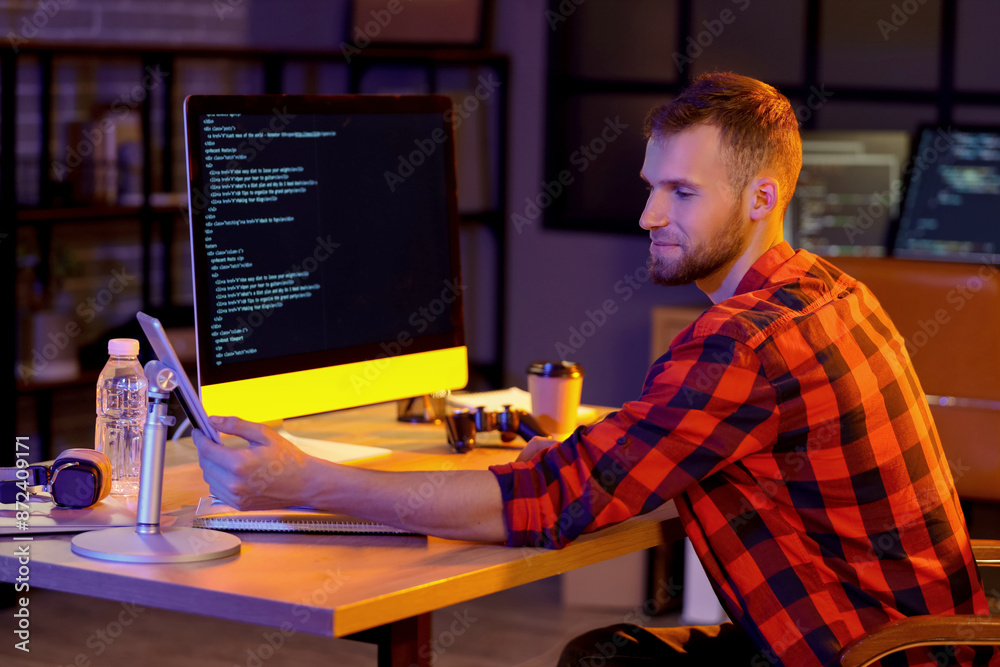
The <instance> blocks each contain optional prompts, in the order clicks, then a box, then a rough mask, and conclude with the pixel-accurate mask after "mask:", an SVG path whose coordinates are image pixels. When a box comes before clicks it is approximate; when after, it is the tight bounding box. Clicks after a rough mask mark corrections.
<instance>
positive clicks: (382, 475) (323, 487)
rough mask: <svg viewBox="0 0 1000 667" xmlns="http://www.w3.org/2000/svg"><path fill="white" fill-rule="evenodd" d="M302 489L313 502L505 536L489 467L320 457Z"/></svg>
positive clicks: (399, 521)
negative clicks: (370, 466) (397, 466)
mask: <svg viewBox="0 0 1000 667" xmlns="http://www.w3.org/2000/svg"><path fill="white" fill-rule="evenodd" d="M308 486H309V487H310V488H306V489H303V494H304V495H306V496H307V497H308V498H309V502H310V504H311V505H312V506H313V507H317V508H322V509H327V510H331V511H335V512H342V513H345V514H351V515H353V516H357V517H359V518H362V519H368V520H371V521H377V522H379V523H384V524H387V525H390V526H396V527H399V528H405V529H407V530H412V531H414V532H417V533H422V534H425V535H435V536H437V537H446V538H450V539H459V540H474V541H480V542H503V541H504V540H505V539H506V530H505V528H504V520H503V501H502V499H501V496H500V487H499V485H498V484H497V481H496V477H494V475H493V473H491V472H489V471H485V470H449V471H443V472H438V471H412V472H411V471H407V472H391V471H382V470H365V469H363V468H354V467H351V466H344V465H337V464H335V463H327V462H325V461H324V462H322V466H320V465H317V466H315V469H314V470H313V471H312V472H311V473H310V480H309V483H308Z"/></svg>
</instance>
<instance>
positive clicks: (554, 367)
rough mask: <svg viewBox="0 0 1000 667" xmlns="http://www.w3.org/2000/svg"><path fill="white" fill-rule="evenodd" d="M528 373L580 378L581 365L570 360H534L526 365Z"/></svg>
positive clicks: (581, 373) (581, 375)
mask: <svg viewBox="0 0 1000 667" xmlns="http://www.w3.org/2000/svg"><path fill="white" fill-rule="evenodd" d="M528 374H529V375H541V376H542V377H550V378H551V377H559V378H582V377H583V366H581V365H580V364H575V363H573V362H572V361H536V362H534V363H531V364H529V365H528Z"/></svg>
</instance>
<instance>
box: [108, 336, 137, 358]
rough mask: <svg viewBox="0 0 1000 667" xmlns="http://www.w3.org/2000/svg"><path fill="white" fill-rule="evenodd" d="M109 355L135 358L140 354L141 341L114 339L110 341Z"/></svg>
mask: <svg viewBox="0 0 1000 667" xmlns="http://www.w3.org/2000/svg"><path fill="white" fill-rule="evenodd" d="M108 354H110V355H112V356H115V357H134V356H137V355H138V354H139V341H137V340H136V339H135V338H112V339H111V340H109V341H108Z"/></svg>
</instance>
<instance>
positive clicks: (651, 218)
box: [639, 193, 669, 231]
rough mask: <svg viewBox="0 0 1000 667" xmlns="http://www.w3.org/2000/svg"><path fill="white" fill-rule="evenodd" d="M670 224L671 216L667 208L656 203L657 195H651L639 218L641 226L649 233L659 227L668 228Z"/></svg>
mask: <svg viewBox="0 0 1000 667" xmlns="http://www.w3.org/2000/svg"><path fill="white" fill-rule="evenodd" d="M668 224H669V216H668V214H667V210H666V208H665V207H664V206H663V205H662V203H659V202H657V201H656V196H655V193H653V194H650V195H649V199H648V200H646V208H644V209H643V210H642V215H640V216H639V226H640V227H642V228H643V229H645V230H647V231H648V230H650V229H657V228H658V227H666V226H667V225H668Z"/></svg>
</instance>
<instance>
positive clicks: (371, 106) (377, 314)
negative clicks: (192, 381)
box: [185, 95, 468, 422]
mask: <svg viewBox="0 0 1000 667" xmlns="http://www.w3.org/2000/svg"><path fill="white" fill-rule="evenodd" d="M451 119H452V116H451V101H450V99H449V98H447V97H443V96H288V95H282V96H271V95H259V96H258V95H252V96H214V95H211V96H191V97H188V98H187V100H186V101H185V136H186V145H187V163H188V175H189V179H188V180H189V184H188V188H189V205H190V223H191V246H192V264H193V271H194V303H195V329H196V338H197V360H198V381H197V384H198V386H199V390H200V394H201V399H202V402H203V403H204V405H205V408H206V410H207V412H208V413H209V414H223V415H225V414H232V415H238V416H240V417H243V418H246V419H250V420H254V421H265V422H276V421H278V420H282V419H286V418H290V417H296V416H301V415H308V414H315V413H320V412H327V411H331V410H336V409H341V408H347V407H354V406H359V405H367V404H372V403H378V402H383V401H390V400H394V399H400V398H407V397H412V396H420V395H424V394H428V393H433V392H437V391H441V390H447V389H457V388H461V387H464V386H465V384H466V382H467V378H468V354H467V350H466V347H465V342H464V330H463V319H462V300H463V299H462V297H463V294H462V292H463V290H464V286H463V285H462V278H461V272H460V267H459V241H458V206H457V190H456V177H455V156H454V140H453V132H452V123H451Z"/></svg>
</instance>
